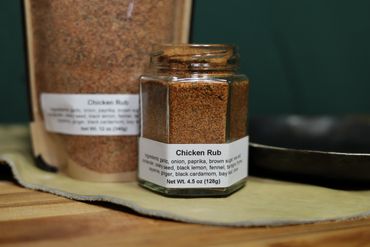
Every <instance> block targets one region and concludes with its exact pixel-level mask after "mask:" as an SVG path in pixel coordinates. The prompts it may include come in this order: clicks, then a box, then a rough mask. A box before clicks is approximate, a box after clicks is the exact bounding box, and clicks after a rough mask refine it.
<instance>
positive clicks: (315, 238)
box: [0, 166, 370, 247]
mask: <svg viewBox="0 0 370 247" xmlns="http://www.w3.org/2000/svg"><path fill="white" fill-rule="evenodd" d="M0 245H6V246H67V245H68V246H107V245H122V246H138V247H139V246H162V247H165V246H171V247H173V246H176V247H181V246H246V245H247V246H276V247H278V246H336V247H337V246H370V218H367V219H362V220H354V221H346V222H327V223H320V224H308V225H297V226H285V227H271V228H265V227H255V228H227V227H214V226H205V225H196V224H186V223H178V222H173V221H168V220H161V219H153V218H147V217H144V216H140V215H138V214H136V213H135V212H132V211H130V210H128V209H126V208H124V207H120V206H114V205H110V204H107V203H84V202H77V201H73V200H69V199H66V198H62V197H58V196H55V195H52V194H48V193H44V192H38V191H33V190H29V189H24V188H22V187H21V186H19V185H17V184H16V182H15V181H14V180H13V179H12V175H11V172H10V170H9V168H8V167H7V166H0Z"/></svg>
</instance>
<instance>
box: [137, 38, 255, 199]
mask: <svg viewBox="0 0 370 247" xmlns="http://www.w3.org/2000/svg"><path fill="white" fill-rule="evenodd" d="M238 59H239V55H238V53H237V50H236V48H235V47H234V46H229V45H158V46H157V47H155V48H154V50H153V52H152V54H151V65H150V69H149V70H148V72H147V73H146V74H145V75H143V76H142V77H141V80H140V82H141V83H140V99H141V122H142V126H141V128H142V129H141V138H140V146H139V181H140V183H141V185H142V186H144V187H146V188H149V189H151V190H153V191H156V192H159V193H162V194H165V195H169V196H222V195H228V194H230V193H232V192H234V191H236V190H237V189H239V188H241V187H242V186H243V185H244V183H245V179H246V176H247V165H248V133H247V111H248V91H249V81H248V79H247V78H246V77H245V76H244V75H239V74H237V73H236V70H237V68H238Z"/></svg>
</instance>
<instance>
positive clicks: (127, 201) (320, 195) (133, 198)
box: [0, 126, 370, 226]
mask: <svg viewBox="0 0 370 247" xmlns="http://www.w3.org/2000/svg"><path fill="white" fill-rule="evenodd" d="M0 160H3V161H5V162H6V163H8V164H9V165H10V166H11V168H12V171H13V174H14V176H15V178H16V179H17V180H18V181H19V183H20V184H21V185H23V186H25V187H27V188H30V189H36V190H41V191H46V192H50V193H53V194H56V195H60V196H64V197H68V198H71V199H76V200H83V201H107V202H112V203H115V204H121V205H124V206H127V207H129V208H131V209H133V210H135V211H137V212H138V213H141V214H143V215H148V216H157V217H161V218H167V219H174V220H179V221H184V222H193V223H203V224H212V225H225V226H265V225H284V224H300V223H310V222H317V221H323V220H343V219H349V218H356V217H363V216H367V215H369V213H370V191H353V192H351V191H341V190H333V189H328V188H323V187H318V186H311V185H304V184H296V183H288V182H281V181H274V180H267V179H259V178H255V177H251V178H249V180H248V183H247V186H246V187H245V188H243V189H242V190H240V191H239V192H237V193H235V194H233V195H231V196H230V197H227V198H200V199H173V198H166V197H163V196H160V195H157V194H154V193H151V192H149V191H147V190H145V189H143V188H141V187H139V186H138V185H137V184H136V183H91V182H83V181H78V180H74V179H71V178H69V177H66V176H65V175H63V174H54V173H49V172H46V171H43V170H40V169H38V168H37V167H35V166H34V163H33V158H32V156H31V152H30V146H29V136H28V129H27V128H25V127H24V126H0Z"/></svg>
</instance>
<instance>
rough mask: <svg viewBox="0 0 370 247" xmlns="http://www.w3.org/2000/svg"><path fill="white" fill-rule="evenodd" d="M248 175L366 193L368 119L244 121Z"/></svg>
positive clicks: (369, 172) (369, 158)
mask: <svg viewBox="0 0 370 247" xmlns="http://www.w3.org/2000/svg"><path fill="white" fill-rule="evenodd" d="M250 133H251V134H250V137H251V143H250V173H251V174H252V175H257V176H264V177H273V178H279V179H285V180H291V181H299V182H308V183H313V184H319V185H326V186H329V187H341V188H349V189H352V188H357V187H358V188H370V116H347V117H331V116H310V117H309V116H270V117H257V118H254V119H251V121H250Z"/></svg>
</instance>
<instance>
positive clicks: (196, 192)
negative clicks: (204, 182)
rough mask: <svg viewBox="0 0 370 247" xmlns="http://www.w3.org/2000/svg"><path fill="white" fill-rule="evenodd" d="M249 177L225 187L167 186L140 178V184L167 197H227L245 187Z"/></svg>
mask: <svg viewBox="0 0 370 247" xmlns="http://www.w3.org/2000/svg"><path fill="white" fill-rule="evenodd" d="M246 180H247V179H243V180H240V181H239V182H237V183H235V184H233V185H231V186H229V187H224V188H184V189H178V188H165V187H162V186H160V185H157V184H154V183H152V182H149V181H146V180H142V179H139V185H140V186H142V187H144V188H146V189H148V190H151V191H153V192H155V193H158V194H160V195H163V196H167V197H227V196H229V195H231V194H233V193H234V192H236V191H238V190H240V189H241V188H243V187H244V186H245V184H246Z"/></svg>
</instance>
